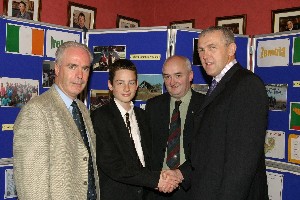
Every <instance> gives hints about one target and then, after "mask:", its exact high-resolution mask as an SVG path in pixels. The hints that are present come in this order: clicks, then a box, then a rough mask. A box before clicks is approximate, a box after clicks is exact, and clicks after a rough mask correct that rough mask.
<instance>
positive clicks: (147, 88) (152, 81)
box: [135, 74, 164, 101]
mask: <svg viewBox="0 0 300 200" xmlns="http://www.w3.org/2000/svg"><path fill="white" fill-rule="evenodd" d="M138 80H139V86H138V91H137V96H136V98H135V100H140V101H147V100H148V99H150V98H152V97H155V96H158V95H161V94H162V86H163V83H164V81H163V78H162V75H161V74H138Z"/></svg>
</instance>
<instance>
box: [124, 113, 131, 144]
mask: <svg viewBox="0 0 300 200" xmlns="http://www.w3.org/2000/svg"><path fill="white" fill-rule="evenodd" d="M125 116H126V126H127V128H128V132H129V135H130V138H132V135H131V126H130V120H129V113H126V114H125Z"/></svg>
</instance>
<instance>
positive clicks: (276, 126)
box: [253, 32, 300, 200]
mask: <svg viewBox="0 0 300 200" xmlns="http://www.w3.org/2000/svg"><path fill="white" fill-rule="evenodd" d="M299 37H300V32H298V33H297V32H293V33H287V32H285V33H277V34H270V35H258V36H255V38H254V46H255V52H254V55H253V56H254V62H253V63H254V72H255V74H257V75H258V76H259V77H260V78H261V79H262V80H263V81H264V83H265V84H266V85H268V87H269V85H271V84H272V85H275V86H272V87H271V88H273V87H275V88H276V87H277V86H278V87H281V86H283V85H287V87H285V88H286V90H276V89H272V91H268V90H267V91H268V93H269V101H270V102H269V103H270V111H269V123H268V127H267V130H271V131H275V132H279V133H284V136H283V138H282V140H277V139H276V137H277V136H274V138H275V140H274V143H275V148H277V147H278V148H279V147H280V149H278V150H280V151H282V152H284V155H283V156H282V157H280V156H277V157H276V154H274V155H269V156H268V154H266V156H267V168H268V170H267V171H271V172H273V173H277V174H280V175H283V190H282V199H283V200H296V199H299V196H300V190H299V185H300V177H299V175H300V173H299V170H300V166H299V162H298V163H297V159H295V157H297V155H293V156H292V157H291V154H289V153H288V152H289V150H290V152H294V153H295V152H297V151H296V149H295V148H297V145H296V144H295V143H293V142H292V140H291V138H290V136H292V135H294V136H295V135H300V132H299V130H291V129H290V123H289V122H290V121H289V120H290V113H291V112H292V111H291V109H290V103H291V102H300V88H299V87H295V86H293V83H294V81H299V80H300V76H299V75H300V68H299V66H300V65H299V62H298V63H297V62H294V61H296V60H297V58H296V57H295V56H296V55H295V52H297V51H299V46H296V44H295V41H296V40H295V39H296V38H298V39H299ZM283 91H286V93H283ZM284 94H286V95H284ZM273 96H274V97H275V98H276V100H277V101H275V102H277V103H275V104H274V102H273V101H274V98H273ZM276 96H277V97H276ZM284 96H285V97H284ZM283 97H284V98H283ZM282 99H285V100H282ZM284 101H285V103H282V102H284ZM278 102H279V103H280V104H279V103H278ZM274 105H277V107H278V108H276V106H274ZM277 138H279V137H277ZM280 142H282V143H284V144H283V145H282V144H281V145H278V144H280ZM266 143H267V144H268V140H267V139H266ZM276 145H278V146H276ZM295 145H296V146H295ZM278 150H277V152H279V151H278ZM277 154H278V153H277ZM289 155H290V157H289ZM298 156H299V155H298ZM291 158H293V159H292V160H291Z"/></svg>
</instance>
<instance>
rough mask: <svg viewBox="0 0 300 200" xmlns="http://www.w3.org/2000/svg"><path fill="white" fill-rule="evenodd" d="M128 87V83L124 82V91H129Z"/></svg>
mask: <svg viewBox="0 0 300 200" xmlns="http://www.w3.org/2000/svg"><path fill="white" fill-rule="evenodd" d="M129 90H130V89H129V84H124V91H125V92H127V91H129Z"/></svg>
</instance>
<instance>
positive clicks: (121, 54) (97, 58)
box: [92, 45, 126, 72]
mask: <svg viewBox="0 0 300 200" xmlns="http://www.w3.org/2000/svg"><path fill="white" fill-rule="evenodd" d="M93 49H94V60H93V62H92V66H93V71H96V72H97V71H100V72H101V71H102V72H103V71H105V72H106V71H108V69H109V66H110V65H111V64H113V63H114V62H115V61H117V60H119V59H125V58H126V46H125V45H114V46H95V47H94V48H93Z"/></svg>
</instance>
